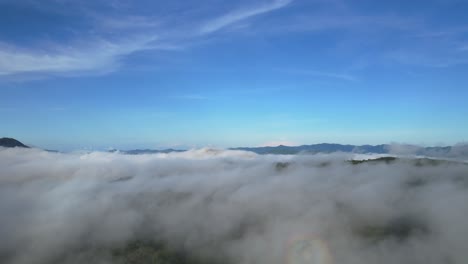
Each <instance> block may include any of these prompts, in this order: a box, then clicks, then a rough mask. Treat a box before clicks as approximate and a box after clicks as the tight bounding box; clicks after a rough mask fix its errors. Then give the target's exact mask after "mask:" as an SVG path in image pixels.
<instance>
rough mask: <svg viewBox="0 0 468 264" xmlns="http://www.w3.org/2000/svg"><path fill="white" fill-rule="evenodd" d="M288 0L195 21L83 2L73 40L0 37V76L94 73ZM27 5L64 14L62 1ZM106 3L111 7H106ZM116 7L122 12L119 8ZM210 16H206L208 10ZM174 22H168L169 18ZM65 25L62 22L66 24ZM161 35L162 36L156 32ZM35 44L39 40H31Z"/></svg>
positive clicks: (183, 42)
mask: <svg viewBox="0 0 468 264" xmlns="http://www.w3.org/2000/svg"><path fill="white" fill-rule="evenodd" d="M292 1H293V0H274V1H271V2H268V3H266V4H261V5H259V4H258V3H257V5H253V6H252V7H248V8H241V9H238V10H236V11H232V12H229V13H227V14H225V15H223V16H221V17H214V18H212V19H211V20H208V21H204V22H203V21H200V20H199V19H196V18H193V17H190V16H188V17H185V18H184V19H185V20H187V22H185V23H183V24H182V25H180V24H177V23H175V24H174V23H171V21H172V20H171V19H170V17H171V16H170V15H165V16H159V17H163V18H161V19H156V18H157V17H158V16H153V15H148V14H127V13H124V14H123V15H122V16H119V17H116V16H114V15H111V14H107V13H102V12H98V11H96V10H94V9H92V8H91V7H90V6H88V5H81V4H76V5H78V6H79V8H77V9H76V10H78V11H77V13H79V14H75V15H78V16H79V17H82V18H83V17H84V18H86V19H85V20H86V21H87V22H86V23H85V25H86V26H85V27H83V28H71V31H72V32H76V33H79V36H80V38H79V40H78V38H76V36H74V35H73V34H72V39H71V40H70V41H66V42H64V41H63V39H61V37H60V38H58V39H55V38H54V37H53V35H52V38H50V39H49V40H47V43H48V44H47V45H35V44H37V43H32V44H26V45H18V44H17V43H15V42H3V43H2V42H0V76H3V78H2V79H4V78H5V76H9V77H8V78H10V77H11V76H17V75H23V76H25V75H31V74H32V75H34V78H33V79H40V76H43V75H44V74H52V75H55V74H60V75H67V76H69V75H73V76H74V75H95V74H98V75H99V74H105V73H109V72H113V71H116V70H118V69H119V68H120V66H122V64H123V59H124V58H126V57H127V56H129V55H131V54H133V53H136V52H140V51H144V50H174V49H181V47H184V46H185V45H187V44H189V43H190V42H191V41H196V40H197V39H198V38H202V37H203V35H206V34H209V33H214V32H216V31H218V30H220V29H222V28H225V27H227V26H229V25H231V24H234V23H236V22H238V21H241V20H244V19H247V18H250V17H253V16H256V15H260V14H264V13H267V12H270V11H273V10H276V9H279V8H281V7H284V6H286V5H288V4H289V3H290V2H292ZM35 3H36V2H31V5H32V6H33V7H35V8H37V9H38V10H41V12H47V11H51V12H52V11H53V13H60V12H64V13H66V14H69V10H68V9H64V7H63V6H62V5H53V6H52V7H55V9H53V8H52V7H50V8H52V10H48V9H45V8H44V7H43V6H39V5H38V6H36V5H33V4H35ZM112 8H115V7H113V6H112ZM122 12H126V11H123V10H122ZM210 16H211V15H210ZM172 22H174V21H172ZM67 26H68V25H64V27H67ZM160 36H162V37H160ZM36 40H37V42H38V43H40V42H41V40H40V39H36Z"/></svg>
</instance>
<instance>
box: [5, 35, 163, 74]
mask: <svg viewBox="0 0 468 264" xmlns="http://www.w3.org/2000/svg"><path fill="white" fill-rule="evenodd" d="M156 39H157V38H156V36H144V37H137V38H134V39H131V40H125V41H119V42H110V41H106V40H95V41H94V43H93V44H91V45H89V44H81V43H80V44H76V45H75V46H72V47H62V46H59V47H51V48H49V49H44V50H39V49H32V48H31V49H21V48H17V47H14V46H11V45H6V44H3V45H1V46H0V76H1V75H14V74H22V73H38V72H45V73H91V72H92V73H95V74H98V73H106V72H110V71H113V70H115V69H116V68H117V67H118V66H119V64H120V60H121V58H122V57H123V56H127V55H130V54H132V53H134V52H136V51H141V50H145V49H153V48H155V47H156V46H153V45H151V43H152V42H154V41H155V40H156Z"/></svg>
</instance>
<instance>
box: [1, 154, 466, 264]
mask: <svg viewBox="0 0 468 264" xmlns="http://www.w3.org/2000/svg"><path fill="white" fill-rule="evenodd" d="M349 158H351V156H346V155H342V154H334V155H304V156H301V155H298V156H281V155H277V156H272V155H264V156H260V155H255V154H253V153H250V152H244V151H222V150H219V151H218V150H209V149H201V150H192V151H188V152H182V153H169V154H154V155H138V156H132V155H122V154H119V153H102V152H95V153H87V154H60V153H49V152H44V151H41V150H37V149H0V168H1V170H0V211H1V213H2V217H0V237H1V238H2V239H1V240H0V260H1V261H0V262H1V263H12V264H13V263H14V264H17V263H111V260H110V259H109V256H108V254H107V253H106V249H111V248H117V247H122V246H124V245H125V244H127V243H129V242H130V241H135V240H154V241H163V242H164V243H167V244H169V245H171V246H173V247H174V248H179V249H181V250H184V251H186V252H189V253H190V254H196V255H200V256H203V257H206V258H211V259H213V260H220V259H222V260H223V261H221V263H260V264H267V263H268V264H275V263H278V264H279V263H289V264H296V263H317V264H321V263H326V264H332V263H347V264H358V263H359V264H363V263H364V264H365V263H383V264H390V263H425V264H431V263H434V264H435V263H438V264H439V263H447V264H448V263H465V262H466V259H467V258H468V253H467V252H468V228H467V224H466V218H467V217H468V191H467V187H468V181H467V177H468V176H467V172H468V169H467V168H468V167H467V165H466V164H461V163H455V162H440V163H434V162H430V161H424V160H422V161H419V162H415V161H411V160H397V161H393V162H374V163H372V162H364V163H359V164H353V163H351V162H346V160H347V159H349ZM89 252H94V253H93V254H89Z"/></svg>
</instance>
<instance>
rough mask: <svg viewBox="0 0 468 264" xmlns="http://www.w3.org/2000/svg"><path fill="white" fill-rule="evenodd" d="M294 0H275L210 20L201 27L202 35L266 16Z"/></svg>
mask: <svg viewBox="0 0 468 264" xmlns="http://www.w3.org/2000/svg"><path fill="white" fill-rule="evenodd" d="M291 2H292V0H275V1H272V2H270V3H268V4H264V5H260V6H254V7H251V8H248V9H241V10H236V11H232V12H230V13H227V14H225V15H223V16H221V17H219V18H216V19H213V20H210V21H208V22H206V23H205V24H204V25H202V26H201V27H200V30H199V33H200V34H202V35H203V34H209V33H213V32H216V31H218V30H221V29H223V28H225V27H228V26H230V25H232V24H235V23H237V22H240V21H242V20H245V19H248V18H250V17H254V16H257V15H261V14H265V13H268V12H271V11H274V10H276V9H280V8H283V7H285V6H287V5H289V4H290V3H291Z"/></svg>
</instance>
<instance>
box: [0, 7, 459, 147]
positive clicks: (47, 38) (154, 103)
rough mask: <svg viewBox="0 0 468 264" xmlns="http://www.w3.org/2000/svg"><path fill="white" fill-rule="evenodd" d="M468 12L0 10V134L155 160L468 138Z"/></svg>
mask: <svg viewBox="0 0 468 264" xmlns="http://www.w3.org/2000/svg"><path fill="white" fill-rule="evenodd" d="M466 14H468V2H467V1H457V0H448V1H442V0H432V1H418V0H415V1H365V0H355V1H351V0H350V1H344V0H343V1H340V0H331V1H330V0H327V1H325V0H314V1H310V0H307V1H306V0H277V1H272V0H270V1H267V0H261V1H260V0H258V1H257V0H255V1H220V0H207V1H186V0H184V1H149V0H148V1H146V0H145V1H120V0H114V1H108V0H106V1H104V0H97V1H68V0H45V1H39V0H37V1H36V0H0V94H1V100H0V120H1V122H0V136H10V137H15V138H18V139H20V140H22V141H24V142H25V143H29V144H34V145H36V146H40V147H45V148H53V149H61V150H69V149H77V148H98V149H99V148H101V149H102V148H107V147H115V148H142V147H148V148H164V147H196V146H217V147H227V146H260V145H276V144H280V143H283V144H294V145H296V144H312V143H320V142H336V143H350V144H366V143H369V144H378V143H389V142H402V143H412V144H424V145H439V144H454V143H456V142H463V141H467V140H468V122H467V120H468V118H467V116H468V104H467V99H468V16H467V15H466Z"/></svg>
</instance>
